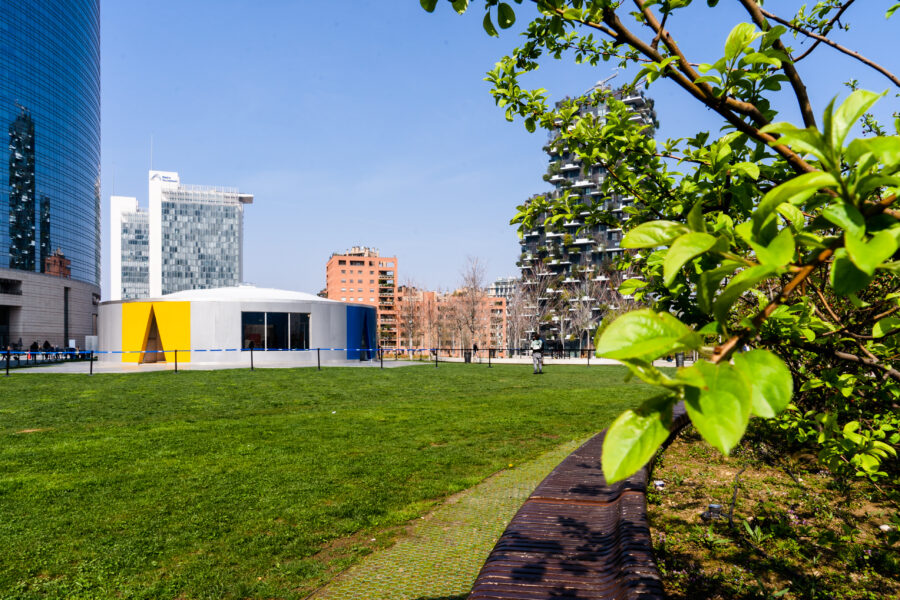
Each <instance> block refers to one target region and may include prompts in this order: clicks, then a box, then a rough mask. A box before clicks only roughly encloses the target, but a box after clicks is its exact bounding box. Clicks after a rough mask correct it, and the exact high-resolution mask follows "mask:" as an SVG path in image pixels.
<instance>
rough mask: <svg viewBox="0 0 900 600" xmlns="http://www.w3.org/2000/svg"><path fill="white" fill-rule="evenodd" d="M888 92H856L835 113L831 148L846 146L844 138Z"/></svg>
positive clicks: (832, 122) (832, 123) (832, 121)
mask: <svg viewBox="0 0 900 600" xmlns="http://www.w3.org/2000/svg"><path fill="white" fill-rule="evenodd" d="M886 93H887V92H886V91H885V92H882V93H881V94H876V93H875V92H870V91H868V90H856V91H855V92H853V93H852V94H850V95H849V96H847V99H846V100H844V102H843V103H842V104H841V105H840V106H839V107H838V109H837V110H836V111H835V112H834V115H833V117H832V120H831V140H830V142H831V147H832V148H834V149H839V148H841V147H843V145H844V138H846V137H847V134H848V133H849V132H850V128H851V127H853V125H854V124H855V123H856V121H857V119H859V118H860V117H861V116H863V114H864V113H865V112H866V111H867V110H869V107H871V106H872V105H873V104H875V102H876V101H877V100H878V99H879V98H881V97H882V96H884V95H885V94H886Z"/></svg>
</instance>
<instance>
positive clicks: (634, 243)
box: [620, 221, 690, 248]
mask: <svg viewBox="0 0 900 600" xmlns="http://www.w3.org/2000/svg"><path fill="white" fill-rule="evenodd" d="M688 231H690V230H689V229H688V228H687V227H685V226H684V225H683V224H681V223H676V222H675V221H650V222H649V223H641V224H640V225H638V226H637V227H635V228H634V229H632V230H631V231H629V232H628V233H626V234H625V237H623V238H622V241H621V242H620V246H621V247H622V248H655V247H657V246H665V245H668V244H669V242H671V241H672V240H674V239H675V238H677V237H678V236H680V235H682V234H685V233H687V232H688Z"/></svg>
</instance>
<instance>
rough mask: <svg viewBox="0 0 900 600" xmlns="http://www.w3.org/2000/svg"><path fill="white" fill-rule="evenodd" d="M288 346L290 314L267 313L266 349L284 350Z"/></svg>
mask: <svg viewBox="0 0 900 600" xmlns="http://www.w3.org/2000/svg"><path fill="white" fill-rule="evenodd" d="M287 345H288V313H266V349H267V350H282V349H284V348H287Z"/></svg>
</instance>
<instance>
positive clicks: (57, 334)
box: [0, 269, 100, 348]
mask: <svg viewBox="0 0 900 600" xmlns="http://www.w3.org/2000/svg"><path fill="white" fill-rule="evenodd" d="M0 279H6V280H11V281H16V282H18V285H19V289H20V290H21V295H18V294H5V293H0V306H3V307H8V308H9V321H10V322H9V339H10V343H12V344H15V343H17V342H18V341H19V340H20V339H21V340H22V345H23V346H24V347H25V348H28V346H30V345H31V343H32V342H34V341H37V342H38V344H43V343H44V341H48V342H50V344H51V345H53V346H59V347H65V346H66V345H68V343H69V340H70V339H74V340H75V344H76V345H77V346H78V347H79V348H84V347H85V343H84V337H85V336H87V335H96V334H97V329H98V326H97V325H95V317H96V315H97V310H98V306H97V305H98V304H99V303H100V288H99V287H97V286H95V285H91V284H89V283H84V282H82V281H76V280H74V279H67V278H64V277H56V276H54V275H44V274H42V273H32V272H29V271H21V270H18V269H0ZM66 288H68V290H69V310H68V312H69V332H68V338H66V337H65V311H64V308H65V294H66Z"/></svg>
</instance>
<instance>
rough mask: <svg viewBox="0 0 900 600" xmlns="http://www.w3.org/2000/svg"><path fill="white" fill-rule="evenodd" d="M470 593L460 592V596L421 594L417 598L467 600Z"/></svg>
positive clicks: (417, 599) (420, 599)
mask: <svg viewBox="0 0 900 600" xmlns="http://www.w3.org/2000/svg"><path fill="white" fill-rule="evenodd" d="M468 597H469V595H468V594H459V595H458V596H421V597H419V598H416V600H466V598H468Z"/></svg>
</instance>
